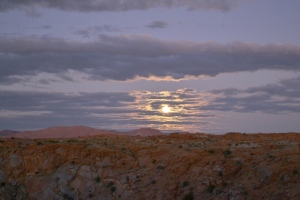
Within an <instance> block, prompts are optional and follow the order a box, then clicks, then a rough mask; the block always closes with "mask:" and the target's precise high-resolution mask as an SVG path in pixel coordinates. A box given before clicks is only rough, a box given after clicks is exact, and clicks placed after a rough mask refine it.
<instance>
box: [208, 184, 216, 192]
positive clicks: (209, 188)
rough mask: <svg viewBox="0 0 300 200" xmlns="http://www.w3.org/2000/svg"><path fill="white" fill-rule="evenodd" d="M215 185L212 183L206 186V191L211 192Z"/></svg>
mask: <svg viewBox="0 0 300 200" xmlns="http://www.w3.org/2000/svg"><path fill="white" fill-rule="evenodd" d="M215 188H216V186H214V185H209V186H208V188H207V192H209V193H212V192H213V191H214V190H215Z"/></svg>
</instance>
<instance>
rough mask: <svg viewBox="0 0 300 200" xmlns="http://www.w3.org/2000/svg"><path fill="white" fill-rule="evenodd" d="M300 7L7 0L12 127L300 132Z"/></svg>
mask: <svg viewBox="0 0 300 200" xmlns="http://www.w3.org/2000/svg"><path fill="white" fill-rule="evenodd" d="M28 2H30V3H28ZM299 9H300V1H298V0H287V1H279V0H264V1H256V0H244V1H241V0H215V1H209V0H198V1H196V0H152V1H149V0H96V1H95V0H93V1H92V0H86V1H68V0H61V1H48V0H45V1H39V0H32V1H21V0H18V1H11V0H2V1H0V27H1V28H0V72H1V73H0V130H3V129H14V130H28V129H40V128H46V127H50V126H73V125H84V126H90V127H95V128H101V129H115V130H132V129H136V128H142V127H151V128H155V129H160V130H169V131H191V132H207V133H225V132H229V131H239V132H246V133H248V132H299V131H300V123H299V119H300V73H299V71H300V26H299V20H300V12H299ZM164 106H169V107H170V109H171V112H169V113H163V112H162V107H164Z"/></svg>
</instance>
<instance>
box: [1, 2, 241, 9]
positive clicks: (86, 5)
mask: <svg viewBox="0 0 300 200" xmlns="http://www.w3.org/2000/svg"><path fill="white" fill-rule="evenodd" d="M238 2H239V0H214V1H211V0H197V1H195V0H151V1H149V0H85V1H69V0H60V1H52V0H44V1H41V0H31V1H23V0H14V1H11V0H2V1H1V2H0V11H7V10H11V9H16V8H21V9H24V8H25V9H34V8H36V7H43V8H53V9H60V10H66V11H81V12H91V11H128V10H146V9H150V8H157V7H166V8H173V7H185V8H187V9H189V10H221V11H228V10H231V9H233V8H234V7H236V6H237V4H238Z"/></svg>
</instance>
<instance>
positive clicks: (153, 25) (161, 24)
mask: <svg viewBox="0 0 300 200" xmlns="http://www.w3.org/2000/svg"><path fill="white" fill-rule="evenodd" d="M167 26H168V23H167V22H165V21H153V22H151V23H150V24H148V25H147V27H148V28H166V27H167Z"/></svg>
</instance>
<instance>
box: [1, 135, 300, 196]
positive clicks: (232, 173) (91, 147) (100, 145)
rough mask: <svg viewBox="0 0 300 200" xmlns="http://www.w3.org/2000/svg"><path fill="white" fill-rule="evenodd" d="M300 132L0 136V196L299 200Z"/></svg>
mask: <svg viewBox="0 0 300 200" xmlns="http://www.w3.org/2000/svg"><path fill="white" fill-rule="evenodd" d="M299 144H300V134H296V133H289V134H249V135H242V134H227V135H219V136H218V135H205V134H194V135H192V134H183V135H181V134H171V135H168V136H165V135H161V136H150V137H139V136H133V137H129V136H121V135H99V136H93V137H88V138H77V139H75V138H69V139H34V140H32V139H19V138H16V139H11V138H9V139H3V138H2V139H1V140H0V157H1V158H0V199H44V200H47V199H49V200H50V199H51V200H52V199H70V200H71V199H74V200H76V199H125V200H127V199H128V200H132V199H161V200H174V199H224V200H225V199H226V200H227V199H248V200H251V199H253V200H257V199H292V200H296V199H299V195H300V190H299V188H300V149H299V147H300V146H299Z"/></svg>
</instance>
